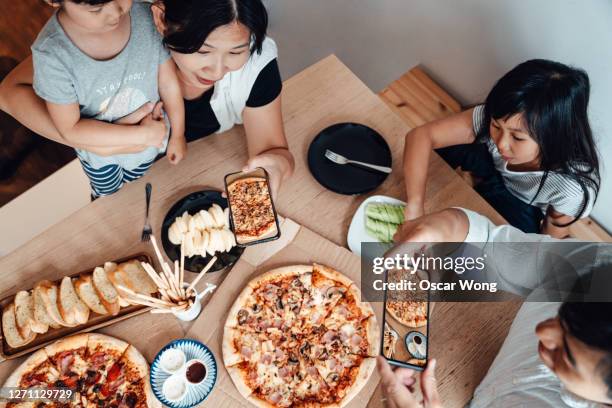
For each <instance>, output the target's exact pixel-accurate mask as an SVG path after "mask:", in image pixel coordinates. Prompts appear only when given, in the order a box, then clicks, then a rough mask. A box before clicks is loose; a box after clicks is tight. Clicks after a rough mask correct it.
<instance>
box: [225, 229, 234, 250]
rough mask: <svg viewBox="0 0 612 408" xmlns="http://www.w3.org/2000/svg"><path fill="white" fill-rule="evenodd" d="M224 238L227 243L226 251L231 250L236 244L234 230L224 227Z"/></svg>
mask: <svg viewBox="0 0 612 408" xmlns="http://www.w3.org/2000/svg"><path fill="white" fill-rule="evenodd" d="M222 232H223V238H224V240H223V241H224V243H225V252H228V251H230V250H231V249H232V248H233V247H234V246H236V239H235V238H234V234H232V231H230V230H228V229H223V230H222Z"/></svg>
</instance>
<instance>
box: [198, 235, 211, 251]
mask: <svg viewBox="0 0 612 408" xmlns="http://www.w3.org/2000/svg"><path fill="white" fill-rule="evenodd" d="M201 232H202V240H201V241H200V242H201V245H200V248H199V251H198V254H199V255H201V256H206V251H207V249H208V244H209V242H210V233H209V232H208V231H201Z"/></svg>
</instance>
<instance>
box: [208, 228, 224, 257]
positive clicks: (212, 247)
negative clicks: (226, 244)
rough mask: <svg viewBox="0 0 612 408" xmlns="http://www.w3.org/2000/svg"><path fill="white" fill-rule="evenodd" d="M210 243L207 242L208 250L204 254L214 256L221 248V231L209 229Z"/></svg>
mask: <svg viewBox="0 0 612 408" xmlns="http://www.w3.org/2000/svg"><path fill="white" fill-rule="evenodd" d="M209 237H210V241H209V242H208V248H207V249H206V252H208V253H209V254H210V255H214V253H215V252H217V251H219V248H221V247H222V246H223V238H221V231H220V230H218V229H211V230H210V231H209Z"/></svg>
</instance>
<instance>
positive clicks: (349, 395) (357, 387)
mask: <svg viewBox="0 0 612 408" xmlns="http://www.w3.org/2000/svg"><path fill="white" fill-rule="evenodd" d="M375 368H376V359H375V358H374V357H364V359H363V360H362V361H361V364H360V365H359V371H358V372H357V376H356V377H355V380H354V381H353V384H352V385H351V386H350V387H349V388H348V389H347V390H346V394H344V397H343V398H342V400H341V401H340V406H341V407H344V406H346V405H347V404H348V403H349V402H351V400H352V399H353V398H355V397H356V396H357V394H359V392H360V391H361V389H362V388H363V387H365V385H366V384H367V383H368V380H369V379H370V376H371V375H372V373H373V372H374V369H375Z"/></svg>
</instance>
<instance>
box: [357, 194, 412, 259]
mask: <svg viewBox="0 0 612 408" xmlns="http://www.w3.org/2000/svg"><path fill="white" fill-rule="evenodd" d="M369 203H377V204H392V205H406V203H405V202H403V201H402V200H398V199H397V198H393V197H387V196H384V195H375V196H372V197H369V198H367V199H366V200H365V201H364V202H363V203H361V205H360V206H359V208H357V211H355V215H353V220H352V221H351V226H350V227H349V230H348V236H347V238H346V241H347V243H348V247H349V249H350V250H351V251H353V252H354V253H356V254H357V255H361V243H362V242H380V241H379V240H377V239H376V238H374V237H371V236H370V235H368V233H367V232H366V228H365V221H366V216H365V209H366V206H367V205H368V204H369Z"/></svg>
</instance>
